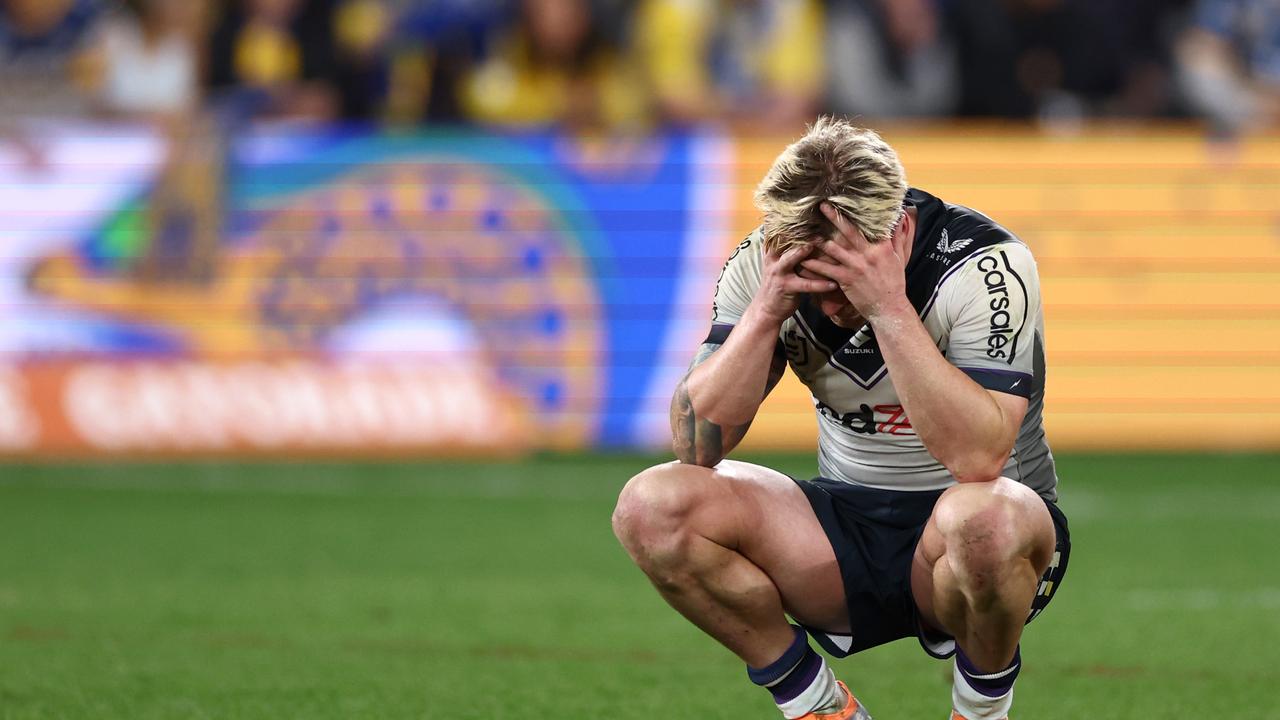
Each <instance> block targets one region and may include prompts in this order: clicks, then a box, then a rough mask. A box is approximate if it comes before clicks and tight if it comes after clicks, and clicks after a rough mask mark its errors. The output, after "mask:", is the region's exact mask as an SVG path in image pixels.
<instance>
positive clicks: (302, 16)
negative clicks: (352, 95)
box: [209, 0, 340, 120]
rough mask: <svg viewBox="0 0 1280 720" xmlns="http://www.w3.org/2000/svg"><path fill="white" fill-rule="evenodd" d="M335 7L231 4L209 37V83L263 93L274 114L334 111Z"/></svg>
mask: <svg viewBox="0 0 1280 720" xmlns="http://www.w3.org/2000/svg"><path fill="white" fill-rule="evenodd" d="M332 10H333V8H332V6H331V4H330V3H328V2H320V1H318V0H317V1H312V2H306V0H240V2H239V3H236V4H234V5H232V6H230V7H228V8H227V10H226V12H225V14H224V15H223V17H222V20H221V22H220V23H219V24H218V26H217V28H216V29H215V31H214V33H213V38H212V41H211V43H210V59H209V64H210V71H209V76H210V77H209V80H210V84H211V85H212V86H213V87H214V88H219V89H223V88H236V87H239V88H247V89H250V90H252V91H255V92H257V93H260V94H261V96H262V97H263V98H264V99H265V101H266V107H265V110H266V112H267V113H269V114H272V115H277V116H284V117H295V118H308V119H319V120H323V119H329V118H333V117H335V116H336V115H337V114H338V112H339V109H340V101H339V98H338V94H337V91H336V90H335V84H336V83H335V77H336V72H337V71H336V69H335V67H334V43H333V39H334V38H333V30H332V23H331V20H332Z"/></svg>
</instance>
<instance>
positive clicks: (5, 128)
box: [0, 0, 106, 168]
mask: <svg viewBox="0 0 1280 720" xmlns="http://www.w3.org/2000/svg"><path fill="white" fill-rule="evenodd" d="M105 17H106V13H105V11H104V10H103V8H102V6H101V5H100V4H99V3H98V2H96V1H95V0H0V140H8V141H10V142H12V143H14V144H15V146H16V147H17V149H18V150H19V151H20V153H21V155H22V157H23V159H24V162H25V163H26V164H27V165H28V166H30V167H33V168H36V167H41V166H43V165H44V153H43V151H42V150H41V146H40V142H39V138H38V137H37V136H36V135H35V134H33V133H32V132H31V131H30V126H31V124H32V123H33V122H34V121H39V120H45V119H48V118H66V117H79V116H84V115H85V114H87V113H88V112H89V111H90V99H91V97H92V94H93V88H94V87H96V86H97V85H98V84H99V82H100V76H101V68H102V54H101V45H100V43H99V36H100V31H101V28H102V23H103V21H104V19H105Z"/></svg>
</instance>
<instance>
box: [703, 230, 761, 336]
mask: <svg viewBox="0 0 1280 720" xmlns="http://www.w3.org/2000/svg"><path fill="white" fill-rule="evenodd" d="M763 242H764V234H763V233H762V232H761V231H760V229H759V228H756V229H755V230H753V231H751V233H750V234H749V235H747V236H746V237H745V238H743V240H742V241H741V242H739V243H738V244H737V245H736V246H734V248H733V251H732V252H730V253H729V258H728V259H727V260H725V262H724V267H723V268H721V269H720V275H719V277H717V278H716V289H715V300H714V302H713V303H712V306H711V317H712V321H713V322H729V323H732V322H735V321H736V320H737V319H738V318H741V317H742V313H743V312H745V311H746V308H747V305H748V304H749V303H750V302H751V298H752V296H754V295H755V292H756V288H758V287H759V286H760V267H761V252H762V250H761V245H762V244H763Z"/></svg>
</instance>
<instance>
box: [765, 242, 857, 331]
mask: <svg viewBox="0 0 1280 720" xmlns="http://www.w3.org/2000/svg"><path fill="white" fill-rule="evenodd" d="M812 253H813V246H812V245H799V246H796V247H793V248H791V249H789V250H787V251H786V252H783V253H781V254H779V253H777V252H776V251H772V250H769V249H768V248H767V247H766V248H763V249H762V251H761V255H762V257H763V263H762V266H761V269H760V289H759V290H757V291H756V295H755V297H754V298H753V299H752V301H751V302H752V304H753V305H756V306H757V308H758V309H759V312H760V313H761V314H763V315H764V316H765V317H766V318H768V319H769V320H771V321H773V322H777V323H778V324H779V325H781V324H782V321H784V320H786V319H787V318H789V317H791V314H792V313H794V312H795V311H796V309H797V308H798V307H800V296H801V295H804V294H806V293H825V292H831V291H832V290H837V289H839V287H840V286H839V285H838V284H836V283H835V282H832V281H831V280H827V279H825V278H823V279H819V278H809V277H801V276H800V275H797V274H796V268H797V267H798V266H799V264H800V261H802V260H804V259H805V258H807V257H809V256H810V255H811V254H812Z"/></svg>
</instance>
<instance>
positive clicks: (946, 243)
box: [938, 228, 973, 255]
mask: <svg viewBox="0 0 1280 720" xmlns="http://www.w3.org/2000/svg"><path fill="white" fill-rule="evenodd" d="M971 242H973V238H965V239H963V240H956V241H955V242H951V236H950V235H949V234H948V233H947V229H946V228H943V229H942V239H941V240H939V241H938V252H943V253H946V254H948V255H950V254H951V253H953V252H960V251H961V250H963V249H965V248H967V247H969V243H971Z"/></svg>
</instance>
